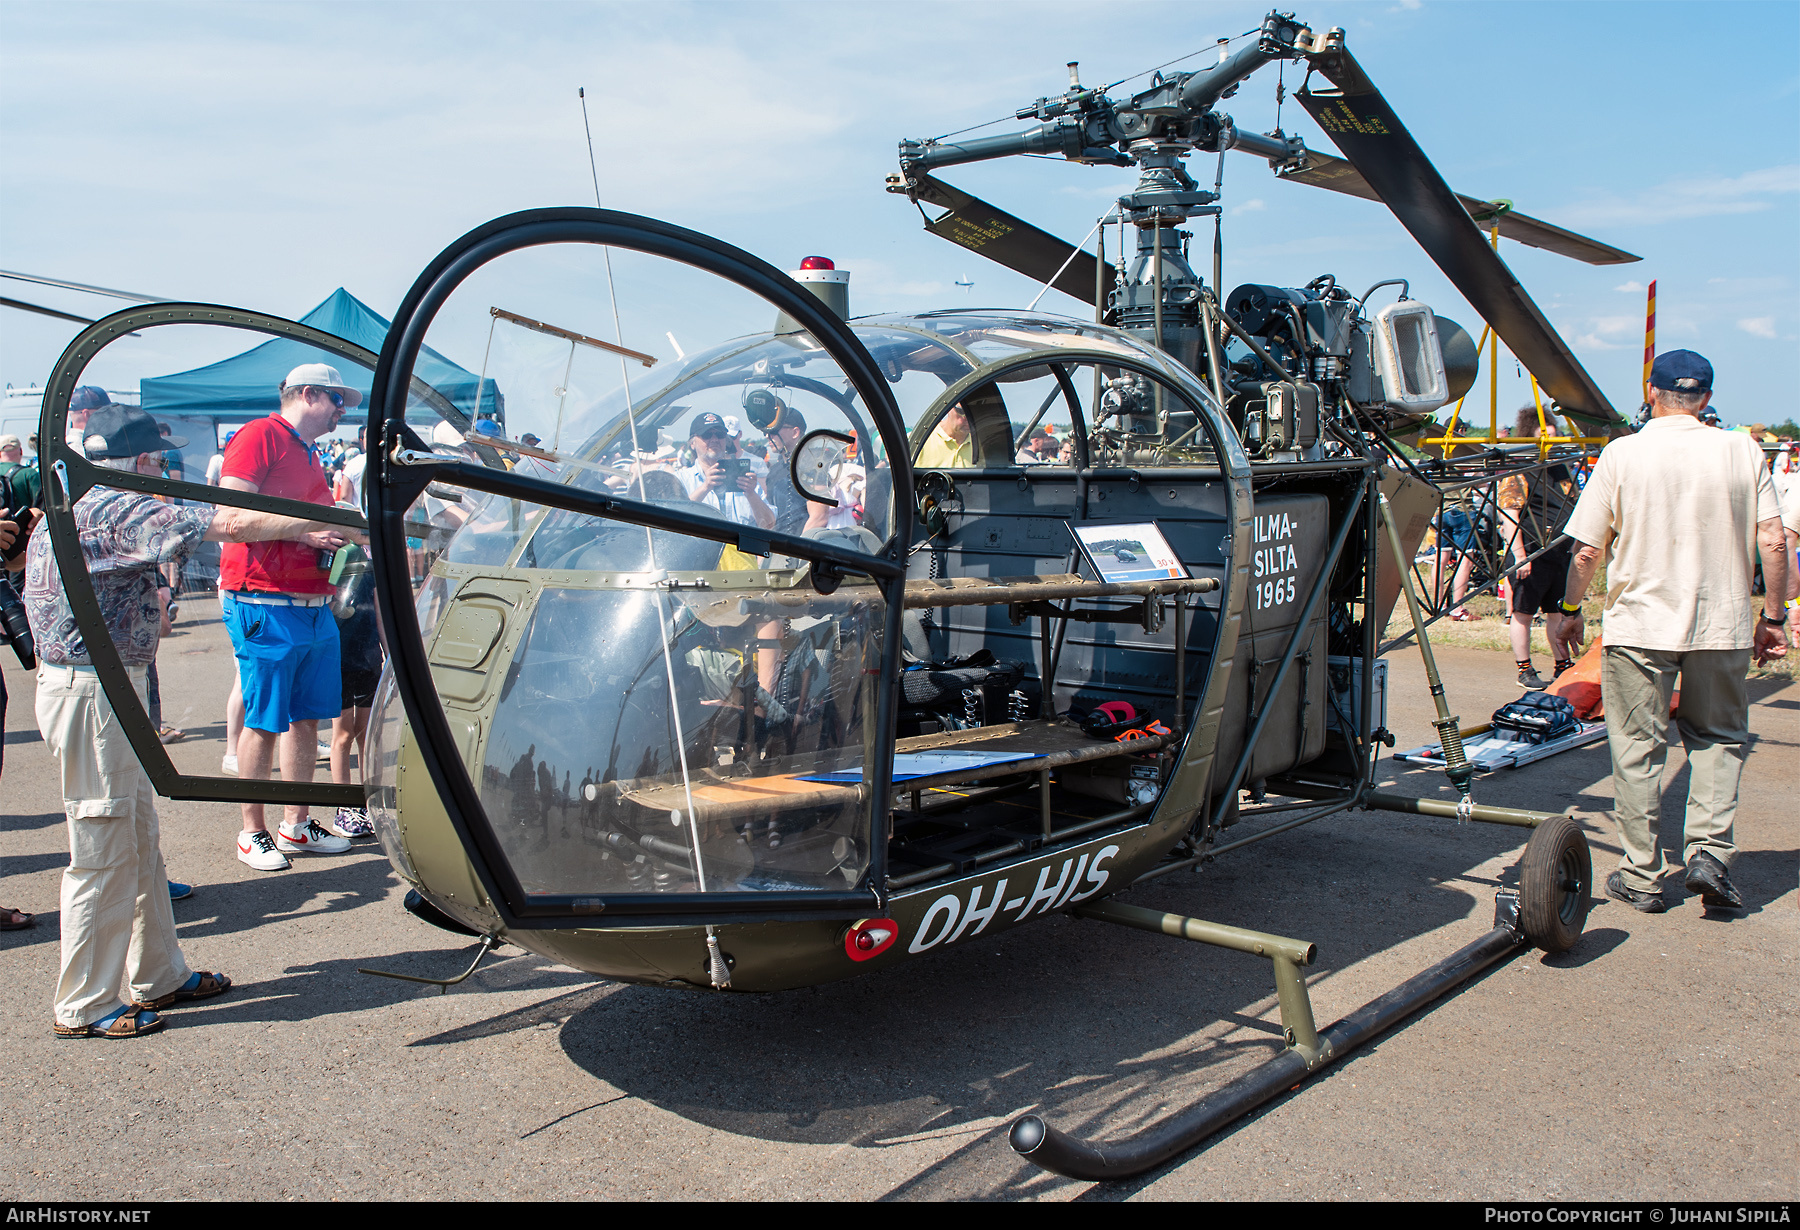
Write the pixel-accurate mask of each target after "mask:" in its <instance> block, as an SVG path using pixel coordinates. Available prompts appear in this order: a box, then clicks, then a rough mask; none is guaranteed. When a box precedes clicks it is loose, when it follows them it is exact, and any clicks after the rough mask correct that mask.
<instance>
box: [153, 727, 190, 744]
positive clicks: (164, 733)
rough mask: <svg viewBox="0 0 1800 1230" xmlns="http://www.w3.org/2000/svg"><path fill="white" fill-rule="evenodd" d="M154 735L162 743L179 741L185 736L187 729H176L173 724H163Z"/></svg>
mask: <svg viewBox="0 0 1800 1230" xmlns="http://www.w3.org/2000/svg"><path fill="white" fill-rule="evenodd" d="M156 737H157V738H158V739H161V740H162V741H163V742H164V743H180V742H181V741H182V740H183V739H185V738H187V731H185V730H176V729H175V728H174V727H173V726H164V727H163V728H162V729H161V730H159V731H157V732H156Z"/></svg>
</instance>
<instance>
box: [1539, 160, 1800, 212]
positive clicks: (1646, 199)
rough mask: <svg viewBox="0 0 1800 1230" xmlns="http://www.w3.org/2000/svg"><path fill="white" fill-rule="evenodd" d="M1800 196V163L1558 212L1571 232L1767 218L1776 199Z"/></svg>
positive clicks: (1680, 183)
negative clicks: (1576, 228)
mask: <svg viewBox="0 0 1800 1230" xmlns="http://www.w3.org/2000/svg"><path fill="white" fill-rule="evenodd" d="M1792 193H1800V163H1788V164H1786V165H1784V166H1778V167H1762V168H1760V169H1758V170H1755V171H1747V172H1745V173H1744V174H1742V175H1736V176H1715V177H1713V178H1712V179H1678V180H1669V181H1668V182H1666V183H1663V184H1659V185H1657V186H1656V187H1654V188H1650V189H1647V190H1645V191H1644V192H1642V193H1639V194H1637V195H1634V196H1632V197H1618V196H1606V197H1596V198H1594V199H1592V200H1588V201H1578V202H1576V203H1574V204H1571V205H1567V206H1564V207H1563V208H1561V209H1559V210H1557V211H1556V214H1555V216H1556V218H1557V220H1558V221H1559V222H1561V223H1563V224H1565V225H1569V226H1622V225H1629V224H1634V223H1650V222H1673V221H1679V220H1681V219H1684V218H1712V217H1719V216H1723V215H1730V214H1752V213H1761V212H1762V211H1764V210H1766V209H1773V208H1774V207H1775V202H1774V201H1773V200H1771V199H1770V198H1771V197H1780V196H1787V195H1789V194H1792Z"/></svg>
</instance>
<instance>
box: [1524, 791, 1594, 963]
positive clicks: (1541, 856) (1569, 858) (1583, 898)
mask: <svg viewBox="0 0 1800 1230" xmlns="http://www.w3.org/2000/svg"><path fill="white" fill-rule="evenodd" d="M1593 887H1594V863H1593V859H1592V858H1591V857H1590V856H1589V854H1588V843H1587V835H1586V834H1585V833H1583V832H1582V831H1581V826H1580V825H1578V824H1576V823H1575V821H1574V819H1573V818H1571V817H1569V816H1555V817H1552V818H1551V819H1549V820H1546V821H1544V823H1542V824H1540V825H1538V826H1537V828H1536V829H1534V830H1532V834H1531V841H1530V842H1529V843H1527V845H1526V846H1525V857H1524V858H1523V859H1522V860H1521V861H1520V863H1519V925H1520V927H1521V929H1522V930H1523V931H1524V932H1525V938H1526V939H1527V940H1529V941H1530V942H1531V943H1533V944H1535V945H1536V946H1537V947H1539V948H1542V949H1543V950H1544V951H1545V952H1567V951H1568V950H1569V949H1570V948H1573V947H1574V946H1575V941H1576V940H1578V939H1580V938H1581V929H1582V928H1583V927H1584V926H1586V925H1587V915H1588V903H1589V900H1590V894H1591V892H1592V890H1593Z"/></svg>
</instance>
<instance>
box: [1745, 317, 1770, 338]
mask: <svg viewBox="0 0 1800 1230" xmlns="http://www.w3.org/2000/svg"><path fill="white" fill-rule="evenodd" d="M1737 327H1738V328H1740V329H1742V330H1743V331H1744V332H1745V333H1748V334H1749V335H1750V336H1751V337H1766V338H1771V339H1772V338H1773V337H1774V336H1775V318H1774V317H1773V316H1749V317H1746V318H1744V319H1743V320H1740V321H1738V322H1737Z"/></svg>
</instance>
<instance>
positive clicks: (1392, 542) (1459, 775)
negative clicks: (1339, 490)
mask: <svg viewBox="0 0 1800 1230" xmlns="http://www.w3.org/2000/svg"><path fill="white" fill-rule="evenodd" d="M1377 494H1378V498H1379V500H1380V504H1381V523H1382V524H1383V525H1385V526H1386V527H1387V536H1388V545H1389V546H1390V547H1392V548H1393V551H1394V567H1395V568H1396V569H1398V570H1399V573H1400V589H1401V592H1402V593H1404V594H1405V595H1406V609H1407V610H1408V611H1409V612H1411V614H1412V625H1413V635H1414V636H1415V637H1417V638H1418V641H1419V654H1420V656H1421V657H1423V658H1424V659H1425V679H1426V681H1427V682H1428V683H1429V684H1430V686H1431V699H1432V702H1433V703H1434V704H1435V705H1436V706H1437V720H1436V721H1435V722H1433V723H1432V725H1433V726H1435V727H1437V732H1438V744H1439V746H1440V747H1442V748H1443V752H1444V776H1445V777H1448V778H1449V779H1450V784H1451V785H1452V786H1455V787H1456V792H1457V794H1459V795H1461V796H1462V801H1461V802H1460V803H1458V804H1457V805H1456V818H1457V819H1458V820H1463V821H1466V820H1468V819H1469V812H1470V809H1471V808H1473V807H1474V805H1475V800H1473V799H1472V798H1470V797H1469V782H1470V780H1471V779H1472V778H1473V777H1474V776H1475V766H1474V765H1472V764H1470V763H1469V758H1468V757H1467V756H1466V755H1464V754H1463V745H1462V727H1461V726H1460V724H1459V723H1460V722H1461V719H1460V718H1457V717H1454V716H1452V715H1451V713H1450V702H1449V701H1448V700H1447V699H1446V698H1445V696H1444V681H1443V679H1442V678H1441V677H1440V676H1439V675H1438V668H1437V659H1436V658H1435V657H1433V656H1432V653H1431V638H1430V637H1428V636H1426V635H1425V614H1424V612H1423V611H1422V610H1420V608H1419V595H1418V594H1417V593H1416V592H1414V590H1413V579H1412V569H1411V567H1409V563H1408V560H1407V559H1406V553H1405V552H1404V551H1403V550H1401V547H1400V531H1399V530H1398V529H1396V528H1395V526H1394V513H1393V509H1391V508H1389V507H1388V498H1387V496H1385V495H1380V494H1379V493H1377Z"/></svg>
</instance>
